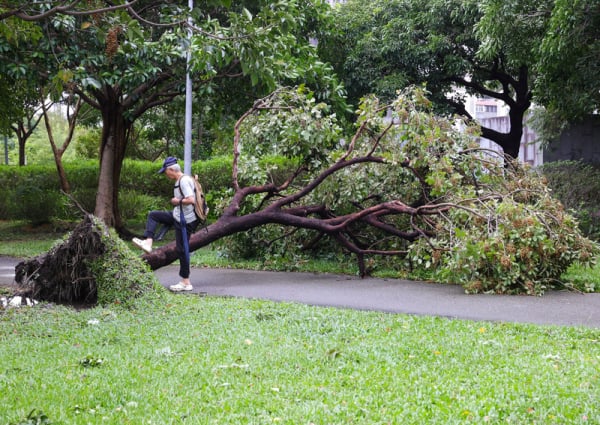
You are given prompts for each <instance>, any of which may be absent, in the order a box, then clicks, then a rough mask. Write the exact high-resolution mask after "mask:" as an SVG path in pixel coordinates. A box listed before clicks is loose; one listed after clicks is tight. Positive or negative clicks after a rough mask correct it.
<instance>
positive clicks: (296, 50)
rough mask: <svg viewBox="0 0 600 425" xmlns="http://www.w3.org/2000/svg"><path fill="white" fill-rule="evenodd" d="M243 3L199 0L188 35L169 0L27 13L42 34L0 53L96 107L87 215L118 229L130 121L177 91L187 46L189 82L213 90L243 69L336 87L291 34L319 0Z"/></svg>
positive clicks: (261, 81) (257, 76) (254, 78)
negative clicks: (91, 200)
mask: <svg viewBox="0 0 600 425" xmlns="http://www.w3.org/2000/svg"><path fill="white" fill-rule="evenodd" d="M98 3H102V2H98ZM248 3H249V4H251V5H253V7H254V13H252V12H250V11H248V9H245V8H244V4H236V5H231V2H228V1H222V2H208V3H201V5H200V6H199V7H198V8H197V9H196V10H194V12H193V18H194V19H193V25H192V28H191V29H192V30H193V33H194V35H193V36H192V37H191V40H190V39H189V37H188V32H187V31H188V28H187V27H186V25H187V19H186V18H187V15H188V14H189V11H188V10H187V8H185V7H182V6H181V5H180V4H178V3H175V2H167V3H164V2H160V3H157V2H154V1H150V0H139V1H136V2H131V4H133V6H131V5H128V6H127V7H125V8H119V9H117V10H115V8H113V7H109V6H111V3H106V6H107V7H106V8H105V11H103V12H98V13H94V14H91V15H89V13H87V14H83V15H81V14H78V13H73V12H72V11H70V12H69V13H67V12H65V14H61V13H53V14H52V15H51V17H50V18H48V19H44V20H39V21H36V24H38V25H39V27H40V33H43V34H44V38H43V39H41V42H40V43H37V44H35V45H31V44H30V45H28V46H27V48H23V47H24V46H20V48H19V49H17V48H15V46H11V47H12V49H11V50H10V55H7V54H3V55H2V57H3V59H7V60H8V61H12V62H15V61H16V62H19V63H22V64H25V65H26V66H27V67H28V69H35V70H36V71H37V73H39V74H41V75H45V76H46V77H47V78H48V79H49V80H50V81H52V82H54V83H55V84H56V86H57V88H58V89H61V88H62V87H66V88H68V89H69V91H71V92H73V93H75V94H76V95H78V96H79V97H80V98H81V99H82V100H83V101H84V102H86V103H87V104H88V105H90V106H92V107H93V108H96V109H97V110H98V111H100V114H101V116H102V126H103V127H102V139H101V143H100V148H99V152H100V155H99V157H100V177H99V184H98V192H97V197H96V208H95V211H94V214H95V215H96V216H98V217H99V218H101V219H102V220H104V221H105V222H106V223H107V224H108V225H110V226H114V227H116V228H117V229H118V230H120V231H124V230H125V229H124V227H123V223H122V222H121V219H120V214H119V209H118V188H119V181H120V175H121V168H122V162H123V158H124V156H125V152H126V148H127V144H128V142H129V139H130V134H131V132H132V129H133V123H134V122H135V121H136V120H137V119H138V118H139V117H140V116H142V115H143V114H144V113H145V112H147V111H148V110H150V109H152V108H154V107H157V106H160V105H164V104H167V103H169V102H171V101H172V100H173V99H174V98H175V97H177V96H180V95H182V94H183V81H184V75H185V72H186V62H185V54H186V49H187V48H188V47H189V48H190V49H191V50H192V54H193V58H194V60H193V63H192V69H191V71H192V72H193V73H194V76H193V78H194V82H195V85H196V86H197V87H202V86H208V85H211V86H212V87H213V89H214V85H215V84H216V83H217V82H218V81H219V80H220V79H229V78H248V79H249V80H250V81H251V83H252V84H253V85H255V86H260V87H262V89H263V90H268V89H270V88H272V87H273V86H274V84H275V82H276V81H279V80H283V79H299V80H302V81H306V82H308V83H318V82H321V83H322V84H323V86H322V90H321V91H322V92H323V93H329V94H330V96H337V95H338V91H339V90H340V88H339V87H336V86H333V84H335V81H334V80H331V79H329V80H327V79H326V74H327V72H328V71H329V70H328V68H327V67H326V66H325V65H324V64H322V63H320V62H319V61H318V60H317V57H316V52H315V50H314V49H313V48H311V47H310V46H309V45H308V40H306V39H305V40H302V39H297V38H296V37H294V35H295V34H296V32H297V31H299V28H301V27H302V25H303V23H304V20H305V18H306V17H307V16H313V15H314V14H315V10H319V11H320V13H324V12H325V11H327V10H328V9H327V8H326V7H325V5H324V4H323V3H322V2H316V3H315V4H302V5H300V4H299V3H298V2H296V1H294V0H284V1H280V2H278V3H277V4H276V5H274V4H271V3H270V2H266V3H265V4H264V5H263V4H261V3H259V4H258V6H257V5H256V2H248ZM39 6H40V7H44V5H39ZM315 6H317V7H315ZM134 7H135V9H134ZM29 15H35V16H43V15H44V11H43V10H40V11H39V13H34V12H33V11H29ZM17 16H21V15H17ZM0 41H1V40H0ZM7 44H8V43H7ZM12 55H15V57H13V56H12ZM322 77H324V78H322ZM327 90H329V91H328V92H327Z"/></svg>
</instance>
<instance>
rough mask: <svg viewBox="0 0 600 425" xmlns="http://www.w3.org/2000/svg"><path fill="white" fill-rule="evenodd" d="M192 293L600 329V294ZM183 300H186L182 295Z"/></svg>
mask: <svg viewBox="0 0 600 425" xmlns="http://www.w3.org/2000/svg"><path fill="white" fill-rule="evenodd" d="M16 262H17V260H15V259H10V258H7V257H0V283H7V282H8V283H11V282H12V281H13V277H12V275H13V274H14V266H15V264H16ZM177 272H178V267H177V266H167V267H163V268H161V269H159V270H157V271H156V272H155V273H156V276H157V277H158V279H159V280H160V282H161V283H162V284H163V285H164V286H168V285H171V284H174V283H177V281H178V276H177ZM192 282H194V293H205V294H208V295H214V296H233V297H245V298H258V299H266V300H273V301H289V302H298V303H304V304H309V305H316V306H333V307H340V308H353V309H359V310H377V311H385V312H391V313H407V314H417V315H434V316H443V317H451V318H459V319H468V320H485V321H503V322H522V323H535V324H554V325H568V326H586V327H592V328H599V329H600V293H598V294H579V293H574V292H567V291H552V292H549V293H547V294H546V295H544V296H542V297H531V296H509V295H466V294H465V293H464V291H463V289H462V288H461V287H460V286H456V285H442V284H435V283H423V282H414V281H407V280H401V279H375V278H367V279H360V278H357V277H351V276H341V275H332V274H314V273H281V272H261V271H247V270H234V269H204V268H196V269H193V270H192ZM182 296H185V295H182Z"/></svg>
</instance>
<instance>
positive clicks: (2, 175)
mask: <svg viewBox="0 0 600 425" xmlns="http://www.w3.org/2000/svg"><path fill="white" fill-rule="evenodd" d="M64 165H65V172H66V175H67V179H68V181H69V184H70V186H71V194H70V196H71V197H72V198H73V199H75V200H76V201H77V202H78V203H79V204H80V205H81V206H82V207H83V208H84V209H85V210H86V211H87V212H93V211H94V209H95V204H96V194H97V191H98V163H97V161H95V160H87V161H77V162H75V163H65V164H64ZM159 168H160V164H159V163H157V162H149V161H133V160H126V161H125V162H124V164H123V171H122V173H121V185H120V194H119V199H120V200H119V203H120V204H119V207H120V209H121V214H122V216H123V218H124V219H125V220H130V219H133V220H140V221H145V219H146V214H147V212H148V211H149V210H151V209H164V208H167V207H168V206H166V205H165V202H166V200H167V199H168V197H169V194H170V193H171V191H172V190H173V182H171V181H169V180H168V179H166V178H165V177H164V175H162V174H158V173H157V170H158V169H159ZM192 171H193V173H195V174H198V175H199V177H200V181H201V182H202V186H203V188H204V190H205V192H207V201H208V202H209V203H210V205H211V213H212V214H215V213H216V208H214V207H213V205H215V203H216V202H218V199H219V198H220V197H221V194H223V193H225V191H226V189H227V188H229V187H230V186H231V159H230V158H228V157H218V158H214V159H211V160H208V161H197V162H195V163H194V164H192ZM0 199H2V202H1V203H0V220H21V219H25V220H27V221H29V222H30V223H32V224H35V225H37V224H41V223H46V222H50V221H51V220H52V219H54V218H56V219H59V220H78V219H80V218H81V212H80V211H79V209H78V208H76V207H74V206H73V203H72V201H71V200H70V198H69V197H68V196H65V195H63V194H61V192H60V184H59V180H58V176H57V174H56V167H55V166H54V164H50V165H26V166H22V167H16V166H0Z"/></svg>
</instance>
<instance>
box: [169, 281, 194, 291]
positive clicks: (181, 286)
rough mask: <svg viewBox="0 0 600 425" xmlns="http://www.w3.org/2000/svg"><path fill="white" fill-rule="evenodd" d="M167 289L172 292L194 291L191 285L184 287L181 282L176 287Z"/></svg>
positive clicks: (172, 286)
mask: <svg viewBox="0 0 600 425" xmlns="http://www.w3.org/2000/svg"><path fill="white" fill-rule="evenodd" d="M169 289H170V290H171V291H173V292H183V291H191V290H192V289H194V287H193V286H192V285H185V284H184V283H183V282H179V283H178V284H177V285H171V286H169Z"/></svg>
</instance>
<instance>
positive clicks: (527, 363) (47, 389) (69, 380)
mask: <svg viewBox="0 0 600 425" xmlns="http://www.w3.org/2000/svg"><path fill="white" fill-rule="evenodd" d="M7 227H8V229H7V228H3V225H2V223H0V255H13V256H31V255H35V254H36V253H40V252H43V251H44V250H46V249H48V248H49V247H50V246H51V245H52V243H53V242H52V241H51V240H50V239H51V238H50V236H49V235H51V234H52V233H53V232H52V231H50V230H48V233H44V231H45V230H44V229H35V230H32V231H31V232H28V233H27V232H26V233H23V232H22V231H21V230H18V229H17V230H11V229H16V228H14V227H12V226H7ZM40 234H41V236H40ZM199 254H200V255H201V257H200V259H201V261H203V262H206V261H210V258H213V259H214V262H215V265H218V263H219V258H218V256H215V255H214V253H210V252H204V253H199ZM306 267H309V266H308V265H307V266H306ZM318 267H319V268H320V269H322V268H323V267H327V266H326V265H324V264H320V265H318ZM322 271H326V270H322ZM572 272H574V273H579V274H578V275H577V277H578V278H581V279H587V280H589V281H590V282H592V283H593V282H596V283H597V282H599V281H600V279H599V278H598V276H600V274H599V273H598V269H597V268H596V269H594V270H593V271H592V272H591V273H587V274H586V272H585V271H582V270H579V269H577V268H576V269H575V270H574V271H572ZM598 400H600V329H589V328H582V327H559V326H536V325H526V324H504V323H490V322H472V321H465V320H451V319H447V318H438V317H419V316H410V315H401V314H387V313H377V312H364V311H353V310H342V309H333V308H323V307H311V306H304V305H299V304H291V303H273V302H269V301H257V300H246V299H237V298H220V297H199V296H196V295H181V294H170V293H167V294H165V297H164V299H163V301H161V302H156V303H154V304H147V303H140V304H139V306H138V307H137V308H135V309H131V310H127V309H124V308H122V307H119V306H111V307H96V308H91V309H84V310H80V311H77V310H74V309H72V308H67V307H60V306H43V305H42V306H38V307H36V308H33V309H32V308H23V309H18V310H14V309H11V310H0V406H2V408H0V424H65V425H66V424H68V425H71V424H293V425H297V424H306V425H308V424H369V425H370V424H444V425H445V424H487V423H490V424H561V425H562V424H600V409H599V408H598V406H599V402H598Z"/></svg>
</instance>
